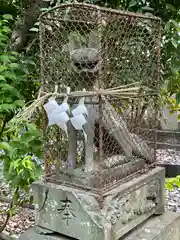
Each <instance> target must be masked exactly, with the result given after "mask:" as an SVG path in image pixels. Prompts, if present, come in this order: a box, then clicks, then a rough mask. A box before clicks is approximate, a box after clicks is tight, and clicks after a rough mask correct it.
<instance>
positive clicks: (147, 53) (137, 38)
mask: <svg viewBox="0 0 180 240" xmlns="http://www.w3.org/2000/svg"><path fill="white" fill-rule="evenodd" d="M160 37H161V21H160V19H159V18H156V17H153V16H146V15H141V14H134V13H128V12H122V11H117V10H112V9H105V8H100V7H97V6H94V5H89V4H81V3H75V4H62V5H60V6H58V7H55V8H53V9H51V10H49V11H47V12H45V13H43V14H42V15H41V17H40V51H41V55H40V58H41V85H42V91H44V92H46V93H48V92H53V91H54V88H55V85H58V92H59V93H61V92H62V93H65V92H66V87H70V88H71V91H82V90H83V89H86V91H94V89H96V91H97V93H98V90H99V89H105V90H109V91H113V90H115V89H119V87H120V86H121V87H122V86H124V87H126V88H127V93H123V94H121V93H120V92H119V93H118V94H116V95H111V94H109V95H107V96H104V95H102V94H97V96H88V97H87V96H86V97H85V106H86V107H87V109H88V111H89V114H88V117H87V121H89V123H88V124H85V125H84V129H85V131H86V133H87V138H88V140H87V142H86V141H85V138H84V135H83V132H82V131H75V130H74V129H72V126H71V127H70V126H69V125H68V126H69V132H68V136H69V138H68V136H67V135H66V134H65V133H64V132H63V131H62V130H61V129H60V128H59V127H57V126H52V127H48V126H47V118H46V117H45V119H44V125H43V126H44V127H43V128H44V133H45V166H46V168H45V172H46V180H47V181H55V182H62V181H65V182H69V183H70V184H76V185H78V186H83V187H85V185H86V187H89V188H104V187H105V186H107V185H111V184H114V183H116V182H117V181H118V180H120V179H123V178H124V177H127V176H129V175H131V174H132V173H134V172H137V171H139V170H141V169H143V168H145V167H146V166H148V165H152V164H153V163H154V162H155V154H154V152H155V146H156V137H157V136H156V129H157V127H158V125H157V110H158V109H157V107H158V106H157V105H158V104H157V99H158V97H157V95H158V89H159V81H160V80H159V79H160ZM136 83H137V84H138V86H139V92H138V94H136V95H135V94H134V90H133V89H132V86H134V85H133V84H136ZM131 84H132V85H131ZM80 98H81V97H76V96H74V97H69V99H68V103H69V105H70V107H71V108H72V109H73V108H75V106H76V105H77V103H78V102H79V100H80ZM57 101H58V103H59V104H60V103H62V101H63V98H61V97H57ZM143 128H146V129H153V131H143V130H142V129H143ZM73 137H74V139H75V140H74V141H75V144H76V148H75V150H74V151H75V152H71V153H70V152H69V151H73V150H72V149H71V150H70V149H69V147H70V146H71V143H70V141H72V139H73ZM147 139H148V141H151V144H150V145H148V144H147V142H148V141H147ZM152 142H153V144H152ZM69 154H70V155H72V154H73V155H75V158H76V162H75V163H72V162H71V160H72V158H70V156H69ZM73 157H74V156H73Z"/></svg>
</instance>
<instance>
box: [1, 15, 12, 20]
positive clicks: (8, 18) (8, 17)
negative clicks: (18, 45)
mask: <svg viewBox="0 0 180 240" xmlns="http://www.w3.org/2000/svg"><path fill="white" fill-rule="evenodd" d="M3 18H4V19H7V20H13V16H12V15H10V14H4V15H3Z"/></svg>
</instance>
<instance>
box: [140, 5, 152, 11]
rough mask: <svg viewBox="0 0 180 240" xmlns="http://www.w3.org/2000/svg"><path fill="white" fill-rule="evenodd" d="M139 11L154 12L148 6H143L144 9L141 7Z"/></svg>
mask: <svg viewBox="0 0 180 240" xmlns="http://www.w3.org/2000/svg"><path fill="white" fill-rule="evenodd" d="M141 9H142V10H143V11H154V9H153V8H151V7H148V6H144V7H142V8H141Z"/></svg>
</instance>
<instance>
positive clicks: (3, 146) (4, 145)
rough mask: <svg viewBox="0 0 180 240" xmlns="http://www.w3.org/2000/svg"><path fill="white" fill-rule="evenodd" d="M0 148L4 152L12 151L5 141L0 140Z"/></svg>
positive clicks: (10, 152)
mask: <svg viewBox="0 0 180 240" xmlns="http://www.w3.org/2000/svg"><path fill="white" fill-rule="evenodd" d="M0 149H1V150H4V151H5V152H7V153H9V154H12V153H13V149H12V148H11V146H10V145H9V144H8V143H7V142H0Z"/></svg>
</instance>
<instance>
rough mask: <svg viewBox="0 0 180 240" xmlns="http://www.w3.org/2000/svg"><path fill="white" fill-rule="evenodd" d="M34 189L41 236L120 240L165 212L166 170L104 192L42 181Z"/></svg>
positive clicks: (143, 175) (37, 223) (158, 169)
mask: <svg viewBox="0 0 180 240" xmlns="http://www.w3.org/2000/svg"><path fill="white" fill-rule="evenodd" d="M33 190H34V196H35V203H36V215H35V216H36V225H37V226H38V232H39V233H47V232H51V231H53V232H55V233H59V234H63V235H66V236H69V237H73V238H75V239H79V240H84V236H86V240H104V239H108V240H111V239H113V240H117V239H119V238H120V237H122V236H123V235H125V234H126V233H128V232H129V231H130V230H132V229H133V228H134V227H136V226H137V225H139V224H140V223H142V222H143V221H144V220H146V219H147V218H149V217H150V216H151V215H152V214H154V213H162V212H163V209H164V169H162V168H159V167H157V168H155V169H153V170H151V171H149V172H148V173H146V174H142V175H140V176H138V177H136V178H135V179H132V180H131V181H128V182H126V183H123V184H121V185H120V186H116V187H115V186H113V187H112V189H111V190H108V191H104V192H103V193H98V192H95V193H94V192H91V191H85V190H82V189H77V188H76V189H75V188H72V187H67V186H63V185H56V184H52V183H48V184H43V183H41V182H37V183H35V184H34V185H33ZM46 229H47V230H46Z"/></svg>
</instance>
